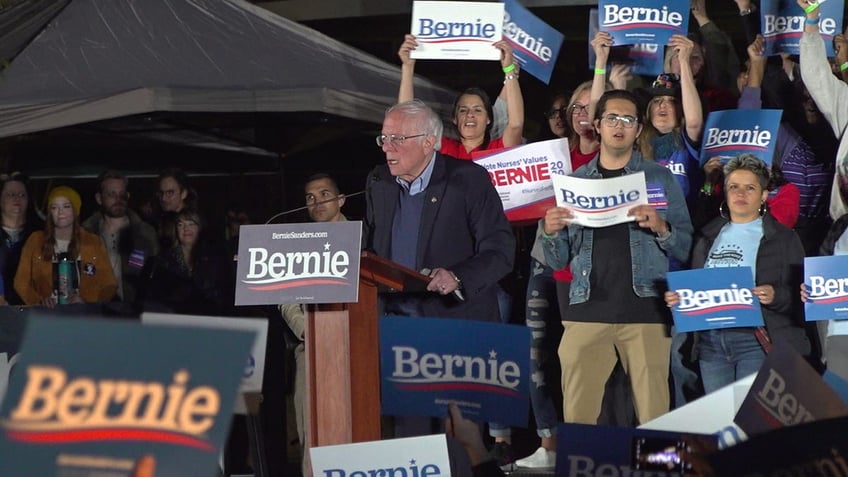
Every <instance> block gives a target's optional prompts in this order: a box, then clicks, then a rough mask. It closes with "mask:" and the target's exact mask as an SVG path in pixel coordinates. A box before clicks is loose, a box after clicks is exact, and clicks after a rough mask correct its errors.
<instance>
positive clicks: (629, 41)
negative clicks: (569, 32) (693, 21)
mask: <svg viewBox="0 0 848 477" xmlns="http://www.w3.org/2000/svg"><path fill="white" fill-rule="evenodd" d="M598 12H599V18H598V27H599V28H600V30H601V31H606V32H609V33H610V35H612V39H613V44H615V45H634V44H637V43H650V44H654V45H665V44H666V43H668V40H669V38H671V36H672V35H685V34H686V33H687V32H688V31H689V1H688V0H598Z"/></svg>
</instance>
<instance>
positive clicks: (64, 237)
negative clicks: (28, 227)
mask: <svg viewBox="0 0 848 477" xmlns="http://www.w3.org/2000/svg"><path fill="white" fill-rule="evenodd" d="M81 206H82V200H81V199H80V196H79V194H78V193H77V191H75V190H74V189H72V188H70V187H67V186H58V187H54V188H53V189H51V190H50V193H49V194H48V195H47V220H46V221H45V228H44V231H36V232H33V234H32V235H31V236H30V237H29V239H27V241H26V243H25V244H24V248H23V251H22V253H21V261H20V263H19V264H18V271H17V273H16V274H15V291H17V292H18V294H19V295H20V296H21V299H22V300H23V301H24V303H25V304H27V305H42V306H47V307H51V308H52V307H54V306H56V305H57V304H72V303H96V302H105V301H110V300H111V299H112V298H113V297H114V296H115V292H116V291H117V289H118V282H117V281H116V279H115V274H114V272H113V271H112V265H111V264H110V262H109V254H108V253H107V252H106V247H105V245H103V241H102V240H101V239H100V237H98V236H97V235H94V234H92V233H89V232H86V231H85V230H83V229H82V228H81V227H80V220H79V214H80V207H81Z"/></svg>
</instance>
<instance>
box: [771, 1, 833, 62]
mask: <svg viewBox="0 0 848 477" xmlns="http://www.w3.org/2000/svg"><path fill="white" fill-rule="evenodd" d="M844 6H845V1H844V0H827V1H826V2H821V3H820V4H819V11H820V13H819V15H821V16H820V17H819V18H820V19H822V20H823V19H825V18H831V19H833V20H835V22H836V26H835V28H834V33H833V34H830V35H828V34H822V39H824V48H825V53H826V54H827V56H834V55H835V53H834V51H833V36H834V35H838V34H839V33H842V16H843V15H844V12H843V9H844ZM766 15H778V16H781V17H787V16H789V17H800V18H801V25H802V26H801V31H799V32H792V33H783V34H776V33H771V34H768V35H766V34H765V33H763V40H764V44H763V47H764V48H765V54H766V56H771V55H776V54H778V53H789V54H791V55H797V54H800V47H799V45H800V42H801V35H802V34H803V30H804V26H803V25H804V23H803V22H804V20H806V19H807V15H806V14H805V13H804V11H803V10H801V7H799V6H798V3H796V2H795V0H763V1H762V2H761V4H760V24H761V25H763V28H762V31H763V32H765V24H766V23H765V22H766V20H765V16H766ZM820 21H821V20H820Z"/></svg>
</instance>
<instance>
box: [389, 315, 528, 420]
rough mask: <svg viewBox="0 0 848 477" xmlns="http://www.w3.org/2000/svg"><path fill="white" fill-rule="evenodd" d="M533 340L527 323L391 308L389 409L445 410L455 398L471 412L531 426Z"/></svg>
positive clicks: (403, 412)
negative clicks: (394, 312) (403, 313)
mask: <svg viewBox="0 0 848 477" xmlns="http://www.w3.org/2000/svg"><path fill="white" fill-rule="evenodd" d="M470 337H474V339H469V338H470ZM529 346H530V329H529V328H527V327H526V326H517V325H504V324H499V323H486V322H480V321H470V320H458V319H447V318H417V317H416V318H410V317H402V316H394V315H387V316H386V317H384V318H381V319H380V375H381V376H380V378H381V381H382V385H381V389H380V391H381V396H382V411H383V414H386V415H397V416H435V417H444V416H447V413H448V410H447V405H448V403H450V402H451V401H455V402H456V404H457V406H459V409H460V410H461V411H462V415H463V416H465V417H467V418H468V419H473V420H476V421H486V422H490V421H495V422H500V423H503V424H507V425H512V426H518V427H526V426H527V407H528V403H529V389H530V377H529V375H528V374H529V370H530V353H528V352H527V350H528V349H530V348H529Z"/></svg>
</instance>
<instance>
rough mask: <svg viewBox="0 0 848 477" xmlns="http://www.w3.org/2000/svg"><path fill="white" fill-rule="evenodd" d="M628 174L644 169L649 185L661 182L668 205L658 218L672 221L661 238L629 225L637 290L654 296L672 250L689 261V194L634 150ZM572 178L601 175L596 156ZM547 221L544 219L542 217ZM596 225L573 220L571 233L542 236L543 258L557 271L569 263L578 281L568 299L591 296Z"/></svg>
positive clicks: (661, 286)
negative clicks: (592, 225)
mask: <svg viewBox="0 0 848 477" xmlns="http://www.w3.org/2000/svg"><path fill="white" fill-rule="evenodd" d="M624 170H625V172H626V173H627V174H633V173H636V172H639V171H644V172H645V181H646V183H647V184H648V187H649V188H650V187H652V186H654V187H656V186H659V187H662V189H663V191H664V192H665V196H666V199H667V202H668V207H667V208H663V209H659V208H658V209H657V211H658V212H659V215H660V217H662V218H663V219H664V220H665V221H666V222H668V224H669V226H670V228H671V234H670V235H669V236H668V237H666V238H665V239H664V240H661V239H660V238H659V237H657V236H656V235H655V234H653V233H652V232H651V231H650V230H649V229H643V228H641V227H639V225H638V224H636V223H635V222H634V223H631V224H630V225H629V227H630V256H631V259H632V270H633V291H634V292H635V293H636V295H637V296H640V297H656V296H660V294H661V293H663V292H664V291H665V275H666V273H667V272H668V257H669V255H670V256H672V257H674V258H676V259H678V260H680V261H681V262H686V261H688V259H689V251H690V247H691V246H692V222H691V220H690V219H689V211H688V209H687V208H686V199H684V198H683V192H682V191H681V190H680V184H678V182H677V180H676V179H675V178H674V175H672V173H671V171H669V170H668V169H666V168H665V167H663V166H661V165H659V164H657V163H655V162H651V161H646V160H644V159H642V156H641V154H639V153H638V152H636V151H634V152H633V156H632V157H631V158H630V161H629V162H628V163H627V165H626V166H624ZM573 175H574V177H582V178H598V179H600V178H601V173H600V172H598V157H596V158H595V159H592V160H591V161H590V162H589V163H588V164H586V165H585V166H583V167H581V168H580V169H577V171H575V172H574V174H573ZM543 220H544V219H543ZM592 237H593V229H592V228H590V227H583V226H580V225H570V226H569V227H568V232H567V233H564V231H560V232H559V233H557V234H555V235H553V236H545V235H544V234H543V235H542V236H541V240H542V246H543V248H544V250H545V258H546V259H547V261H548V265H550V266H551V267H552V268H553V269H555V270H559V269H561V268H563V267H565V266H566V265H569V264H571V272H572V274H573V275H574V280H573V281H572V282H571V291H570V296H569V298H570V302H571V303H582V302H584V301H586V300H588V299H589V294H590V293H591V290H590V289H589V288H590V287H589V276H590V275H591V272H592Z"/></svg>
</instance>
